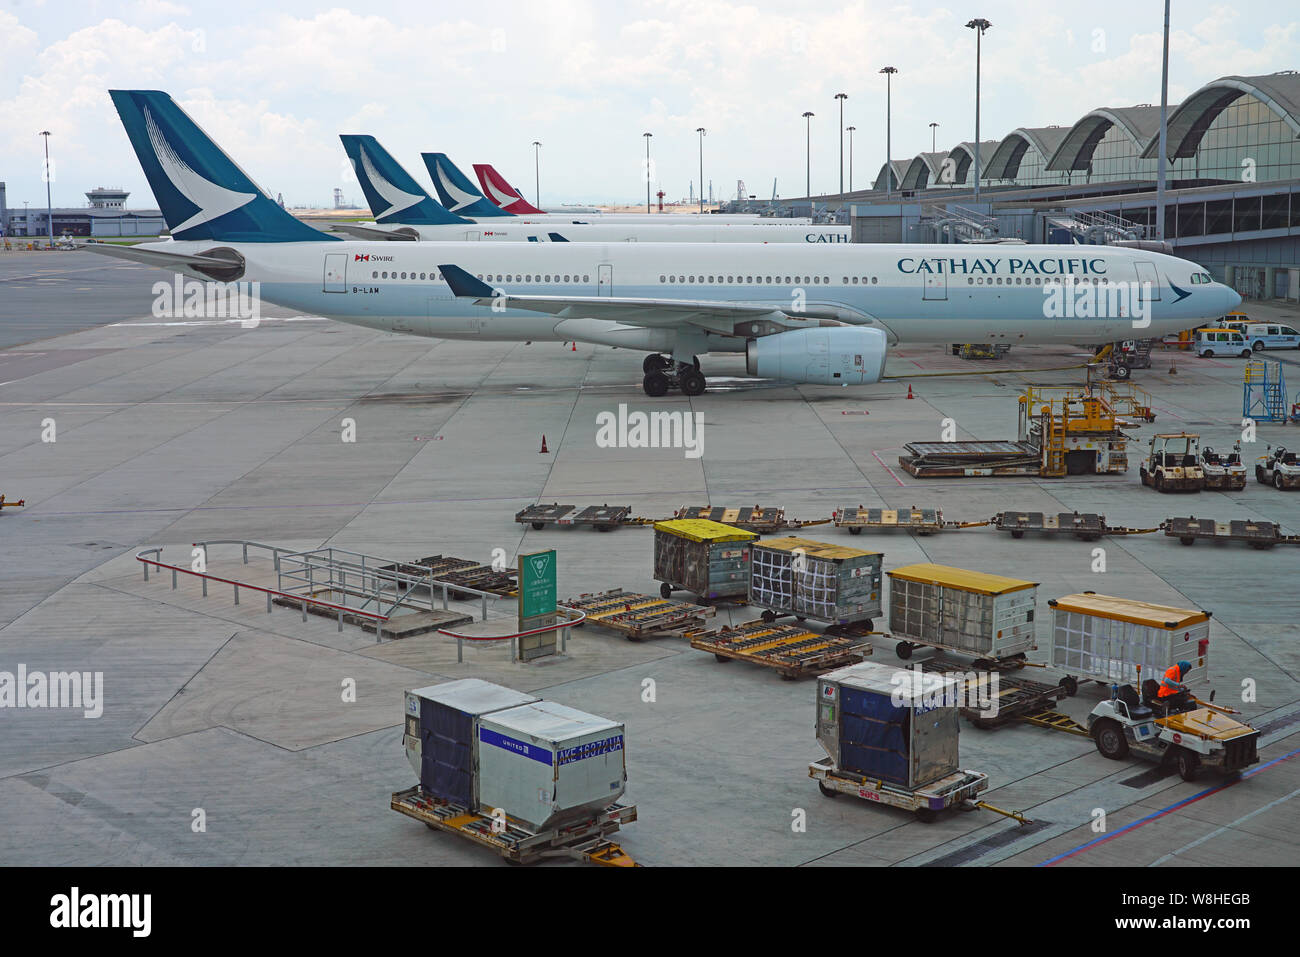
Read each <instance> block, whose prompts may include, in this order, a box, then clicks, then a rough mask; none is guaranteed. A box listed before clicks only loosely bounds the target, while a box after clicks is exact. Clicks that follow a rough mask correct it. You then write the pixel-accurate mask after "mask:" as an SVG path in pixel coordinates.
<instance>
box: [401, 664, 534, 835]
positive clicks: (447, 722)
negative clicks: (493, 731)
mask: <svg viewBox="0 0 1300 957" xmlns="http://www.w3.org/2000/svg"><path fill="white" fill-rule="evenodd" d="M540 700H541V699H540V698H538V697H537V696H536V695H530V694H524V693H523V692H520V691H514V690H512V689H510V688H503V687H501V686H500V685H494V684H492V683H490V682H487V681H482V680H480V679H478V678H464V679H462V680H460V681H448V682H445V683H443V684H439V685H430V686H429V687H427V688H417V689H415V690H414V691H408V692H406V734H405V736H404V737H403V743H404V745H405V747H406V757H407V760H408V761H409V762H410V763H411V766H412V768H414V769H415V772H416V773H417V774H418V775H419V776H420V786H421V787H423V788H424V790H425V791H427V792H429V793H430V794H432V795H434V796H435V797H438V798H441V799H443V800H446V801H454V802H455V803H457V804H463V805H465V806H466V807H468V808H470V809H472V810H476V809H477V807H478V787H477V779H476V774H475V771H476V769H475V767H474V755H475V743H474V742H475V737H476V735H477V729H478V721H479V718H481V717H482V716H483V715H485V714H491V713H492V712H494V711H503V710H505V709H507V708H516V707H518V706H519V705H524V704H532V703H533V702H535V701H540Z"/></svg>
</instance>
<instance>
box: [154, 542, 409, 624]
mask: <svg viewBox="0 0 1300 957" xmlns="http://www.w3.org/2000/svg"><path fill="white" fill-rule="evenodd" d="M193 544H194V547H195V548H198V547H204V551H205V552H206V551H207V549H206V546H207V545H209V544H212V545H217V544H228V545H240V544H246V545H253V546H257V547H262V548H274V547H275V546H273V545H260V546H259V543H257V542H240V541H234V540H232V541H226V542H216V541H213V542H195V543H193ZM163 547H164V546H162V545H158V546H156V547H154V548H142V549H140V551H138V552H136V553H135V560H136V561H138V562H140V563H141V565H143V566H144V580H145V581H148V580H149V566H150V565H152V566H154V567H155V568H165V569H168V570H169V571H171V573H172V587H173V588H175V587H176V573H177V572H181V573H182V574H185V575H190V576H192V577H194V578H198V579H201V580H202V581H203V594H204V595H207V593H208V582H210V581H214V582H219V583H221V584H223V585H232V586H234V589H235V604H236V605H238V604H239V589H241V588H247V589H249V590H250V591H255V592H261V593H262V594H264V595H266V606H267V611H270V610H271V598H272V596H276V597H280V598H288V599H291V600H293V601H297V602H300V603H301V604H302V613H303V615H304V616H305V615H306V614H307V607H306V606H307V605H308V604H312V605H316V606H319V607H321V608H329V609H332V610H334V611H337V612H338V613H339V628H340V629H341V628H342V627H343V612H348V613H349V614H352V615H360V616H361V617H363V618H371V619H373V620H375V621H377V622H386V621H388V620H389V619H388V616H387V615H378V614H375V613H374V612H368V611H361V610H360V609H358V608H352V607H351V606H348V605H339V604H335V603H334V602H329V601H322V600H321V599H319V598H311V597H309V596H306V595H296V594H294V593H292V592H284V591H280V590H279V589H278V588H267V587H265V586H263V585H254V584H251V583H249V582H241V581H238V580H237V579H234V578H223V577H221V576H220V575H212V574H209V573H208V572H196V571H195V570H194V569H192V568H185V567H184V566H182V565H172V564H170V563H168V562H164V561H162V550H163ZM146 555H156V556H158V557H157V559H152V558H145V557H144V556H146ZM304 620H305V619H304ZM382 631H383V629H382V627H380V628H379V629H378V631H377V632H376V634H377V636H378V635H379V634H380V633H382Z"/></svg>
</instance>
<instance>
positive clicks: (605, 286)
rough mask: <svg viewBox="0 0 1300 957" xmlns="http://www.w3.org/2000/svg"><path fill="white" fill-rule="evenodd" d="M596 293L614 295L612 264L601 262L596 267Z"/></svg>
mask: <svg viewBox="0 0 1300 957" xmlns="http://www.w3.org/2000/svg"><path fill="white" fill-rule="evenodd" d="M596 295H598V296H612V295H614V264H613V263H601V264H600V265H599V266H597V267H596Z"/></svg>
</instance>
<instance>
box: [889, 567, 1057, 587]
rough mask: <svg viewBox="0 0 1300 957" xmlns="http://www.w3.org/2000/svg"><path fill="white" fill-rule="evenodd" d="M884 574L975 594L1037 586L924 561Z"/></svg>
mask: <svg viewBox="0 0 1300 957" xmlns="http://www.w3.org/2000/svg"><path fill="white" fill-rule="evenodd" d="M885 574H886V575H889V576H891V577H893V578H901V579H903V581H909V582H919V583H921V584H923V585H943V586H945V587H947V588H958V589H961V590H962V591H969V592H975V593H976V594H979V595H1005V594H1007V593H1008V592H1013V591H1023V590H1024V589H1026V588H1037V587H1038V582H1027V581H1022V580H1021V579H1019V578H1005V577H1003V576H1002V575H990V574H988V573H987V572H973V571H970V570H969V569H966V568H953V567H952V566H951V565H932V564H929V563H925V562H923V563H921V564H919V565H904V566H903V567H902V568H895V569H894V570H893V571H892V572H886V573H885Z"/></svg>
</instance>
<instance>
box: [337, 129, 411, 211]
mask: <svg viewBox="0 0 1300 957" xmlns="http://www.w3.org/2000/svg"><path fill="white" fill-rule="evenodd" d="M357 153H358V154H359V155H360V157H361V171H362V172H363V173H364V175H365V176H366V177H367V178H368V179H369V180H370V185H371V186H373V187H374V190H375V192H376V193H378V194H379V195H380V197H382V198H383V200H384V202H386V203H387V204H388V208H387V209H385V210H384V211H383V212H379V211H378V210H373V212H374V214H375V217H376V218H379V217H380V216H392V215H393V214H394V213H400V212H401V211H402V210H404V209H407V208H409V207H411V206H414V205H415V204H416V203H418V202H419V201H420V200H421V199H423V198H424V197H422V196H417V195H415V194H414V193H408V192H406V191H405V190H400V189H398V188H397V187H396V186H394V185H393V184H392V183H390V182H389V181H388V180H386V179H384V177H383V176H381V175H380V174H379V170H378V169H376V168H375V164H374V161H373V160H371V159H370V154H369V153H367V152H366V148H365V147H364V146H360V145H358V147H357ZM354 165H355V164H354Z"/></svg>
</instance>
